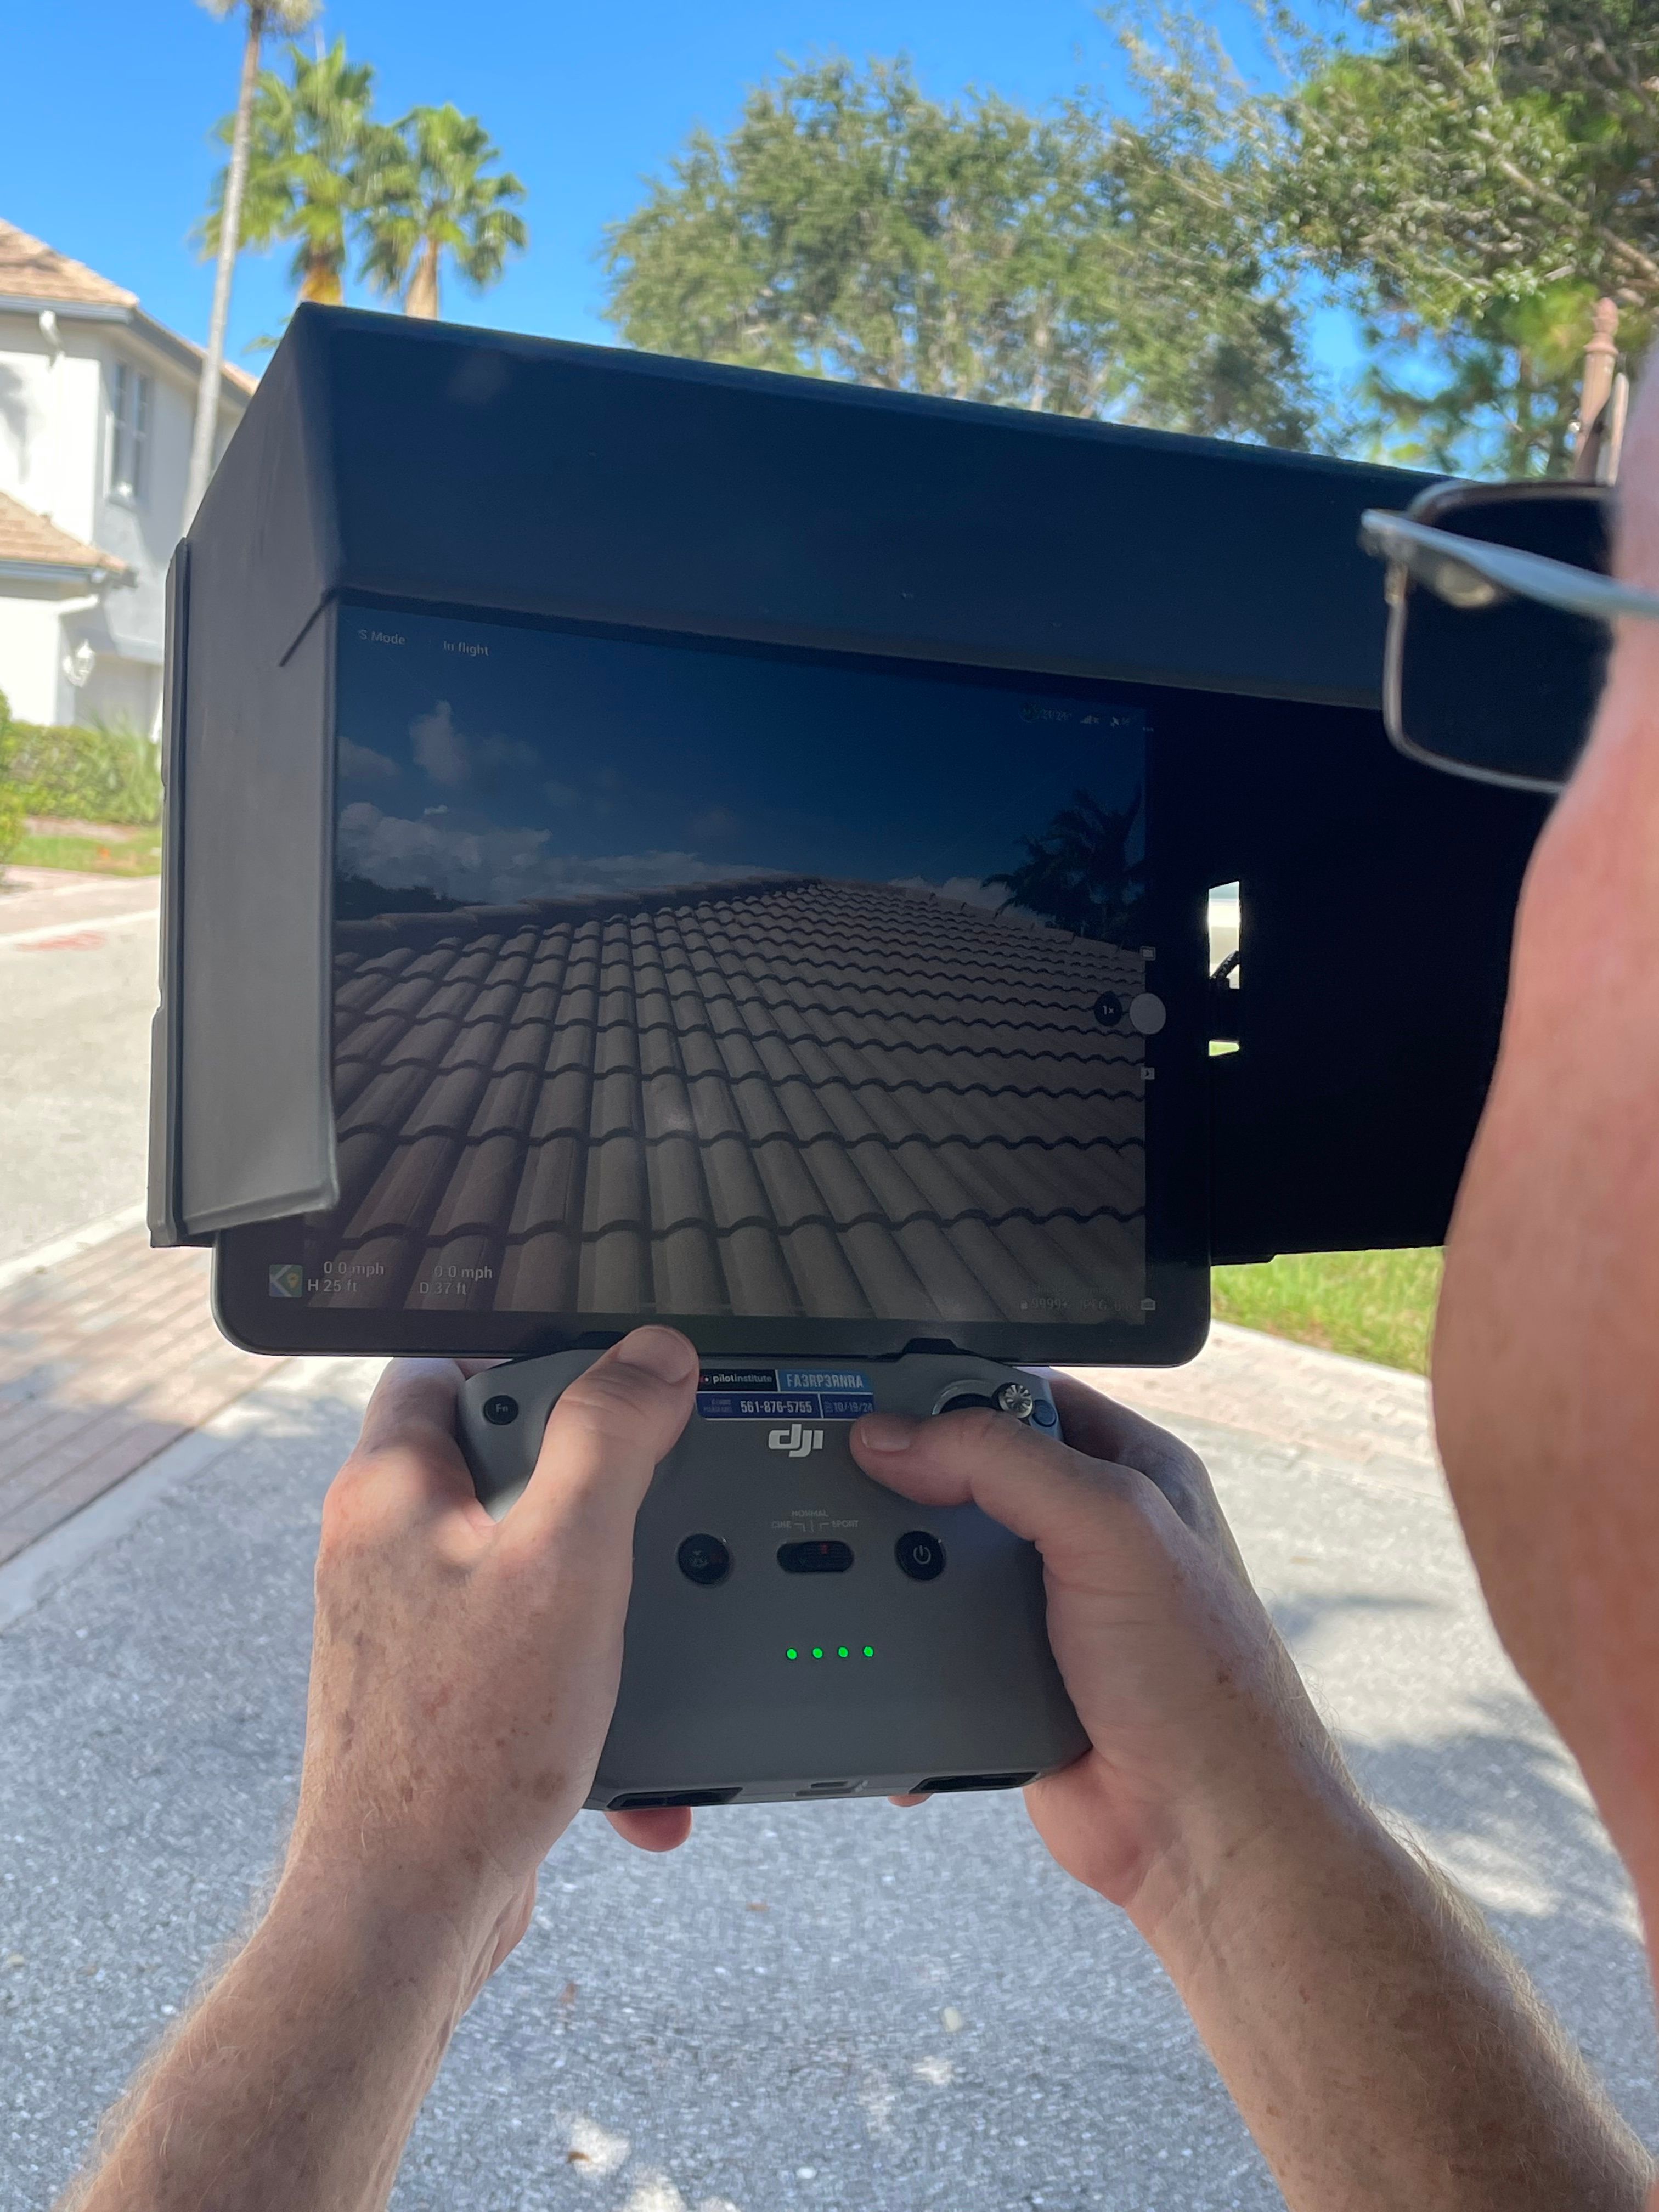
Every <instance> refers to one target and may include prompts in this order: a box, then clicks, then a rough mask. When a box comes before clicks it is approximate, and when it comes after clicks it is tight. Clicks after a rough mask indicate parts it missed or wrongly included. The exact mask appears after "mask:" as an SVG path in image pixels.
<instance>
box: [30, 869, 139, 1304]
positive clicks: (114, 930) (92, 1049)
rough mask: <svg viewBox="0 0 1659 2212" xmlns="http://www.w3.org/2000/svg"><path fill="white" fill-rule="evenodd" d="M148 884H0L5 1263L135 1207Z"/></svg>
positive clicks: (50, 880) (52, 873) (74, 880)
mask: <svg viewBox="0 0 1659 2212" xmlns="http://www.w3.org/2000/svg"><path fill="white" fill-rule="evenodd" d="M157 882H158V879H157V878H155V877H154V876H147V877H140V878H137V879H136V880H127V881H123V880H120V879H112V878H108V877H97V876H91V877H88V876H77V875H72V874H69V873H60V872H58V871H56V870H48V869H45V868H12V869H9V870H8V871H7V872H6V880H5V882H4V884H0V1009H3V1012H0V1161H3V1163H4V1170H3V1173H0V1262H3V1261H7V1260H9V1259H12V1258H15V1256H16V1255H18V1254H20V1253H23V1252H28V1251H32V1250H33V1249H34V1248H35V1247H36V1246H38V1245H42V1244H46V1243H49V1242H51V1241H52V1239H54V1238H57V1237H63V1236H64V1235H66V1234H68V1233H69V1232H70V1231H75V1230H78V1229H80V1228H81V1227H82V1225H84V1224H85V1223H87V1222H89V1221H93V1220H96V1219H98V1218H100V1217H101V1216H103V1215H106V1214H111V1213H115V1212H119V1211H121V1210H123V1209H125V1208H126V1207H129V1206H135V1205H137V1204H138V1203H139V1202H140V1201H141V1200H143V1195H144V1158H145V1149H146V1145H147V1141H148V1115H147V1107H146V1102H147V1100H148V1097H149V1018H150V1013H151V1011H152V1009H153V1008H154V1006H155V954H156V934H155V911H156V898H157Z"/></svg>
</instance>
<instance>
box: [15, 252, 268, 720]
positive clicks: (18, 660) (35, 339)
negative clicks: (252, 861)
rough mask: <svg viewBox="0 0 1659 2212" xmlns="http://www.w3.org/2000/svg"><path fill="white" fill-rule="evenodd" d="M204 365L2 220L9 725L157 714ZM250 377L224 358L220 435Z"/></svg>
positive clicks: (240, 404)
mask: <svg viewBox="0 0 1659 2212" xmlns="http://www.w3.org/2000/svg"><path fill="white" fill-rule="evenodd" d="M201 371H202V352H201V349H200V348H199V347H198V346H194V345H192V344H191V342H190V341H189V339H188V338H182V337H179V336H178V334H177V333H176V332H175V331H170V330H168V329H167V328H166V327H165V326H164V325H162V324H161V323H158V322H155V321H153V320H152V319H151V318H150V317H149V316H148V315H147V314H145V313H143V309H142V308H141V307H139V305H138V301H137V296H136V295H134V294H133V293H131V292H127V291H124V290H123V289H121V287H120V286H119V285H118V284H112V283H110V282H109V280H108V278H107V277H104V276H99V275H98V274H97V273H96V271H95V270H91V269H88V268H86V267H85V266H84V265H83V264H82V263H81V262H78V261H71V260H70V258H68V257H67V255H65V254H62V253H58V252H54V251H53V250H52V247H51V246H46V245H43V244H42V243H41V241H40V240H39V239H38V238H31V237H30V236H29V235H28V234H27V231H22V230H19V229H17V228H15V225H13V224H11V223H9V222H0V691H3V692H4V693H5V695H6V696H7V698H8V699H9V702H10V704H11V710H12V713H13V714H15V716H16V717H17V718H18V720H21V721H27V722H94V721H101V722H125V723H126V724H128V725H129V726H137V728H139V729H143V730H147V731H154V730H155V729H157V728H158V727H159V724H160V716H161V644H162V635H163V628H164V623H163V605H164V588H163V587H164V584H165V580H166V577H167V562H168V561H169V560H170V559H171V558H172V555H173V546H174V545H175V544H177V542H178V539H179V532H180V528H181V526H182V523H183V519H184V505H185V480H186V477H187V476H188V474H189V467H190V441H191V426H192V424H193V422H194V420H195V413H196V387H197V379H198V377H199V376H200V374H201ZM252 390H253V380H252V378H251V377H248V376H246V375H245V374H243V372H242V371H241V370H240V369H238V368H232V367H231V366H230V365H229V364H228V363H227V364H226V368H225V376H224V383H223V386H222V397H221V399H220V403H219V404H220V416H219V442H220V444H221V446H222V445H223V443H224V441H225V440H226V439H228V437H229V435H230V434H231V432H232V431H233V430H234V428H235V427H236V424H237V423H238V422H240V419H241V416H242V412H243V410H244V409H245V408H246V405H247V403H248V398H249V395H250V394H251V393H252Z"/></svg>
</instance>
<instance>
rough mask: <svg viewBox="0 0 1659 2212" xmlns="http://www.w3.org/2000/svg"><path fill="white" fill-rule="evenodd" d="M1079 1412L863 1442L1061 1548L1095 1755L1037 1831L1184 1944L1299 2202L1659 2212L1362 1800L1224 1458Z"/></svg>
mask: <svg viewBox="0 0 1659 2212" xmlns="http://www.w3.org/2000/svg"><path fill="white" fill-rule="evenodd" d="M1055 1397H1056V1401H1057V1403H1058V1404H1059V1406H1060V1415H1061V1419H1062V1421H1063V1423H1064V1425H1065V1430H1066V1437H1067V1440H1068V1443H1067V1445H1061V1444H1058V1443H1054V1442H1052V1441H1050V1440H1049V1439H1048V1438H1045V1437H1040V1436H1037V1435H1035V1434H1033V1433H1031V1432H1030V1431H1026V1430H1023V1429H1021V1428H1020V1427H1019V1426H1018V1425H1017V1424H1016V1423H1014V1422H1012V1421H1011V1420H1009V1419H1006V1417H1004V1416H1002V1415H999V1414H992V1413H961V1414H953V1415H948V1416H946V1417H945V1419H941V1420H938V1421H933V1422H928V1423H926V1424H916V1423H908V1422H900V1421H896V1420H895V1419H891V1417H886V1416H884V1417H881V1418H880V1419H869V1420H866V1421H864V1422H861V1423H860V1425H859V1428H858V1430H857V1431H855V1434H854V1449H856V1450H857V1452H858V1455H859V1457H860V1461H861V1462H862V1463H863V1464H864V1465H865V1466H866V1468H868V1469H869V1471H870V1472H871V1473H872V1474H874V1475H876V1476H877V1477H878V1479H880V1480H884V1481H886V1482H889V1483H890V1484H892V1485H893V1486H894V1487H895V1488H896V1489H899V1490H901V1491H902V1492H904V1494H905V1495H906V1496H907V1497H912V1498H917V1499H926V1500H928V1501H930V1502H946V1501H948V1502H956V1501H958V1500H961V1499H963V1498H969V1497H971V1498H975V1500H976V1501H977V1502H978V1503H979V1504H981V1506H983V1507H984V1508H985V1510H987V1512H989V1513H992V1514H994V1515H995V1516H996V1517H997V1518H998V1519H999V1520H1001V1521H1003V1522H1006V1524H1007V1526H1008V1527H1010V1528H1013V1529H1015V1530H1016V1531H1017V1532H1018V1534H1022V1535H1025V1536H1029V1537H1030V1538H1031V1539H1033V1540H1034V1541H1036V1544H1037V1545H1038V1547H1039V1548H1040V1549H1041V1550H1042V1553H1043V1559H1044V1566H1045V1571H1046V1577H1047V1582H1048V1631H1049V1637H1050V1639H1051V1641H1052V1643H1053V1644H1054V1654H1055V1656H1056V1658H1057V1659H1058V1660H1059V1662H1060V1669H1061V1672H1062V1673H1063V1674H1064V1675H1065V1678H1066V1686H1067V1688H1068V1689H1069V1690H1070V1692H1071V1693H1072V1699H1073V1703H1074V1704H1075V1705H1076V1706H1077V1708H1078V1711H1079V1715H1080V1717H1081V1718H1082V1720H1083V1723H1084V1725H1085V1728H1086V1729H1088V1731H1089V1735H1090V1737H1091V1741H1092V1743H1093V1746H1094V1748H1093V1749H1092V1750H1091V1752H1089V1753H1085V1756H1084V1757H1083V1758H1082V1759H1079V1761H1078V1762H1077V1763H1076V1765H1073V1766H1071V1767H1069V1768H1067V1769H1066V1771H1064V1772H1063V1773H1060V1774H1055V1775H1050V1776H1048V1777H1047V1778H1045V1779H1044V1780H1042V1781H1041V1782H1038V1783H1036V1784H1033V1785H1032V1787H1031V1788H1030V1790H1028V1791H1027V1793H1026V1795H1027V1801H1028V1803H1029V1804H1030V1811H1031V1817H1032V1819H1033V1820H1034V1821H1035V1823H1036V1826H1037V1829H1038V1831H1039V1832H1040V1833H1041V1834H1042V1838H1043V1840H1044V1842H1045V1843H1046V1844H1048V1848H1049V1850H1051V1851H1052V1852H1053V1853H1054V1857H1056V1858H1057V1859H1058V1860H1059V1862H1060V1864H1061V1865H1062V1866H1063V1867H1065V1868H1066V1870H1067V1871H1068V1872H1069V1873H1071V1874H1073V1875H1075V1876H1076V1877H1077V1878H1078V1880H1079V1881H1083V1882H1085V1883H1087V1884H1088V1885H1089V1887H1091V1888H1093V1889H1095V1890H1097V1892H1098V1893H1100V1894H1101V1895H1102V1896H1103V1897H1104V1898H1106V1899H1109V1900H1110V1901H1111V1902H1112V1903H1113V1904H1115V1905H1121V1907H1123V1908H1124V1909H1125V1910H1126V1911H1127V1912H1128V1914H1129V1916H1130V1917H1131V1918H1132V1919H1133V1922H1134V1923H1135V1925H1136V1926H1137V1927H1138V1928H1139V1929H1140V1931H1141V1933H1142V1934H1143V1935H1144V1936H1146V1939H1147V1941H1148V1942H1150V1943H1151V1944H1152V1947H1153V1948H1154V1949H1155V1950H1156V1951H1157V1953H1158V1956H1159V1957H1160V1959H1161V1960H1163V1962H1164V1966H1165V1967H1166V1968H1167V1969H1168V1971H1169V1973H1170V1978H1171V1979H1172V1980H1173V1981H1174V1983H1175V1984H1176V1989H1177V1990H1179V1991H1180V1993H1181V1996H1182V1998H1183V2000H1184V2001H1185V2002H1186V2003H1187V2005H1188V2008H1189V2009H1190V2011H1191V2013H1192V2015H1193V2017H1194V2021H1196V2023H1197V2026H1198V2028H1199V2031H1200V2033H1201V2034H1202V2036H1203V2038H1204V2039H1205V2041H1206V2044H1207V2045H1208V2046H1209V2048H1210V2051H1211V2052H1212V2055H1213V2057H1214V2058H1215V2061H1216V2063H1217V2065H1218V2068H1219V2069H1220V2071H1221V2074H1222V2076H1223V2078H1224V2079H1225V2081H1226V2084H1227V2087H1228V2088H1229V2089H1230V2090H1231V2093H1232V2095H1233V2097H1234V2099H1235V2100H1236V2102H1237V2105H1238V2107H1239V2110H1240V2112H1242V2113H1243V2118H1244V2119H1245V2122H1246V2124H1248V2126H1249V2130H1250V2131H1251V2133H1252V2135H1254V2136H1255V2140H1256V2142H1258V2144H1259V2145H1260V2146H1261V2150H1262V2153H1263V2154H1264V2155H1265V2157H1266V2158H1267V2161H1268V2164H1269V2165H1270V2166H1272V2168H1273V2173H1274V2175H1275V2177H1276V2179H1277V2180H1278V2182H1279V2186H1280V2187H1281V2189H1282V2190H1283V2191H1284V2192H1285V2198H1286V2200H1287V2202H1288V2203H1289V2205H1290V2206H1291V2212H1395V2207H1398V2208H1400V2212H1500V2208H1501V2212H1637V2208H1638V2207H1640V2206H1641V2204H1642V2203H1643V2200H1644V2196H1645V2194H1646V2191H1647V2189H1648V2186H1649V2184H1650V2181H1651V2179H1652V2169H1651V2167H1650V2164H1649V2161H1648V2160H1647V2158H1646V2155H1645V2154H1644V2152H1643V2150H1642V2148H1641V2146H1640V2144H1639V2143H1638V2142H1637V2140H1636V2138H1635V2137H1634V2136H1632V2134H1631V2132H1630V2130H1628V2129H1627V2128H1626V2126H1625V2124H1624V2123H1623V2122H1622V2121H1621V2120H1620V2118H1619V2116H1618V2114H1617V2113H1616V2112H1614V2111H1613V2107H1612V2106H1611V2105H1610V2103H1609V2102H1608V2100H1607V2098H1606V2097H1605V2096H1604V2095H1603V2094H1602V2093H1601V2090H1600V2089H1599V2088H1598V2087H1597V2086H1596V2084H1595V2081H1593V2080H1592V2078H1591V2076H1590V2075H1589V2072H1588V2070H1587V2069H1586V2068H1585V2067H1584V2065H1583V2062H1582V2061H1581V2060H1580V2059H1579V2058H1578V2057H1577V2053H1576V2052H1575V2051H1573V2049H1572V2047H1571V2045H1570V2043H1569V2042H1568V2041H1567V2039H1566V2038H1565V2035H1564V2034H1563V2033H1562V2032H1561V2030H1560V2029H1559V2027H1557V2026H1556V2024H1555V2023H1554V2021H1553V2020H1552V2019H1551V2018H1550V2016H1549V2015H1548V2014H1547V2012H1546V2010H1545V2009H1544V2008H1543V2006H1542V2005H1541V2002H1539V2000H1538V1998H1537V1997H1536V1996H1534V1993H1533V1991H1532V1990H1531V1989H1530V1988H1529V1986H1528V1984H1527V1981H1526V1979H1525V1978H1524V1976H1523V1975H1522V1972H1521V1970H1520V1968H1519V1966H1517V1965H1516V1963H1515V1961H1514V1960H1512V1959H1511V1958H1510V1956H1509V1955H1508V1954H1507V1953H1506V1952H1505V1951H1504V1949H1503V1948H1502V1947H1501V1946H1500V1945H1499V1944H1498V1942H1497V1940H1496V1938H1495V1937H1494V1936H1492V1933H1491V1931H1490V1930H1489V1929H1487V1927H1486V1924H1485V1923H1484V1922H1483V1921H1482V1920H1481V1919H1480V1916H1479V1915H1478V1914H1477V1913H1476V1912H1475V1911H1474V1909H1473V1907H1472V1906H1470V1905H1468V1903H1467V1902H1466V1901H1465V1900H1464V1899H1462V1898H1461V1897H1460V1896H1459V1895H1458V1894H1457V1893H1456V1892H1455V1890H1454V1889H1453V1888H1452V1887H1451V1886H1450V1884H1449V1883H1448V1882H1447V1881H1445V1880H1444V1879H1443V1877H1442V1876H1441V1875H1438V1874H1437V1873H1436V1872H1434V1871H1433V1870H1432V1869H1430V1868H1429V1867H1427V1866H1426V1865H1425V1864H1424V1863H1422V1862H1421V1861H1420V1860H1419V1858H1417V1857H1416V1856H1415V1855H1414V1854H1413V1853H1412V1852H1411V1851H1409V1850H1407V1849H1406V1848H1405V1847H1404V1846H1403V1845H1402V1844H1400V1843H1399V1842H1397V1841H1396V1840H1395V1838H1393V1837H1392V1836H1391V1835H1390V1834H1389V1832H1388V1831H1387V1830H1386V1829H1385V1828H1384V1827H1383V1824H1382V1823H1381V1821H1380V1820H1378V1819H1377V1818H1376V1814H1374V1813H1373V1812H1372V1811H1371V1810H1370V1808H1369V1807H1368V1806H1367V1805H1366V1804H1365V1802H1364V1800H1363V1798H1362V1797H1361V1796H1360V1794H1359V1792H1358V1790H1357V1788H1356V1787H1355V1785H1354V1784H1353V1782H1352V1779H1351V1778H1350V1777H1349V1776H1348V1774H1347V1773H1346V1770H1345V1768H1344V1767H1343V1765H1342V1762H1341V1759H1340V1755H1339V1753H1338V1752H1337V1750H1336V1748H1335V1746H1334V1744H1333V1742H1332V1741H1331V1739H1330V1737H1329V1735H1328V1733H1327V1732H1326V1730H1325V1729H1324V1727H1323V1726H1322V1723H1321V1722H1320V1720H1319V1718H1318V1717H1317V1715H1316V1713H1315V1712H1314V1711H1313V1708H1312V1706H1311V1705H1310V1702H1309V1700H1308V1698H1307V1695H1306V1692H1304V1689H1303V1686H1302V1684H1301V1682H1300V1680H1298V1678H1297V1674H1296V1670H1295V1668H1293V1667H1292V1665H1291V1661H1290V1658H1289V1656H1288V1655H1287V1654H1286V1652H1285V1649H1284V1647H1283V1645H1282V1644H1280V1643H1279V1638H1278V1637H1277V1636H1276V1635H1275V1633H1274V1632H1273V1627H1272V1625H1271V1624H1270V1622H1269V1621H1268V1620H1267V1614H1266V1613H1265V1612H1264V1610H1263V1609H1262V1607H1261V1604H1260V1602H1259V1601H1258V1600H1257V1598H1256V1596H1255V1592H1254V1591H1253V1590H1252V1589H1251V1588H1250V1585H1249V1579H1248V1577H1246V1575H1245V1572H1244V1569H1243V1563H1242V1561H1241V1560H1240V1559H1239V1556H1238V1553H1237V1547H1235V1545H1234V1543H1233V1541H1232V1537H1231V1533H1230V1531H1229V1530H1228V1528H1227V1526H1226V1523H1225V1520H1224V1519H1223V1517H1222V1515H1221V1511H1220V1509H1219V1507H1218V1504H1216V1500H1215V1497H1214V1493H1213V1492H1212V1490H1211V1487H1210V1484H1209V1479H1208V1477H1207V1475H1206V1473H1205V1470H1204V1468H1203V1466H1202V1464H1201V1462H1200V1461H1199V1460H1198V1459H1197V1458H1196V1457H1195V1456H1194V1454H1193V1453H1191V1452H1190V1451H1188V1449H1186V1447H1185V1446H1184V1445H1182V1444H1181V1443H1179V1442H1177V1440H1176V1438H1175V1437H1170V1436H1168V1435H1166V1434H1165V1433H1164V1431H1162V1430H1159V1429H1157V1428H1154V1427H1153V1426H1152V1425H1151V1424H1150V1423H1149V1422H1146V1421H1143V1420H1141V1419H1139V1418H1138V1417H1137V1416H1136V1415H1134V1414H1133V1413H1129V1412H1127V1410H1126V1409H1124V1408H1123V1407H1118V1406H1115V1405H1113V1404H1112V1403H1111V1402H1110V1401H1109V1400H1106V1399H1103V1398H1101V1397H1098V1396H1097V1395H1095V1394H1093V1393H1092V1392H1090V1391H1086V1390H1084V1389H1081V1388H1080V1387H1079V1385H1077V1384H1076V1383H1066V1382H1064V1381H1063V1380H1057V1381H1056V1383H1055ZM1068 1445H1069V1446H1070V1447H1071V1448H1070V1449H1068Z"/></svg>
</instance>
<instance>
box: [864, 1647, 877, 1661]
mask: <svg viewBox="0 0 1659 2212" xmlns="http://www.w3.org/2000/svg"><path fill="white" fill-rule="evenodd" d="M864 1656H865V1657H866V1659H873V1658H874V1657H875V1656H876V1647H875V1645H874V1644H866V1645H865V1647H864Z"/></svg>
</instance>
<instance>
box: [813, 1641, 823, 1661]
mask: <svg viewBox="0 0 1659 2212" xmlns="http://www.w3.org/2000/svg"><path fill="white" fill-rule="evenodd" d="M812 1656H813V1657H814V1658H815V1659H822V1658H823V1646H822V1645H821V1644H814V1645H813V1646H812Z"/></svg>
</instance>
